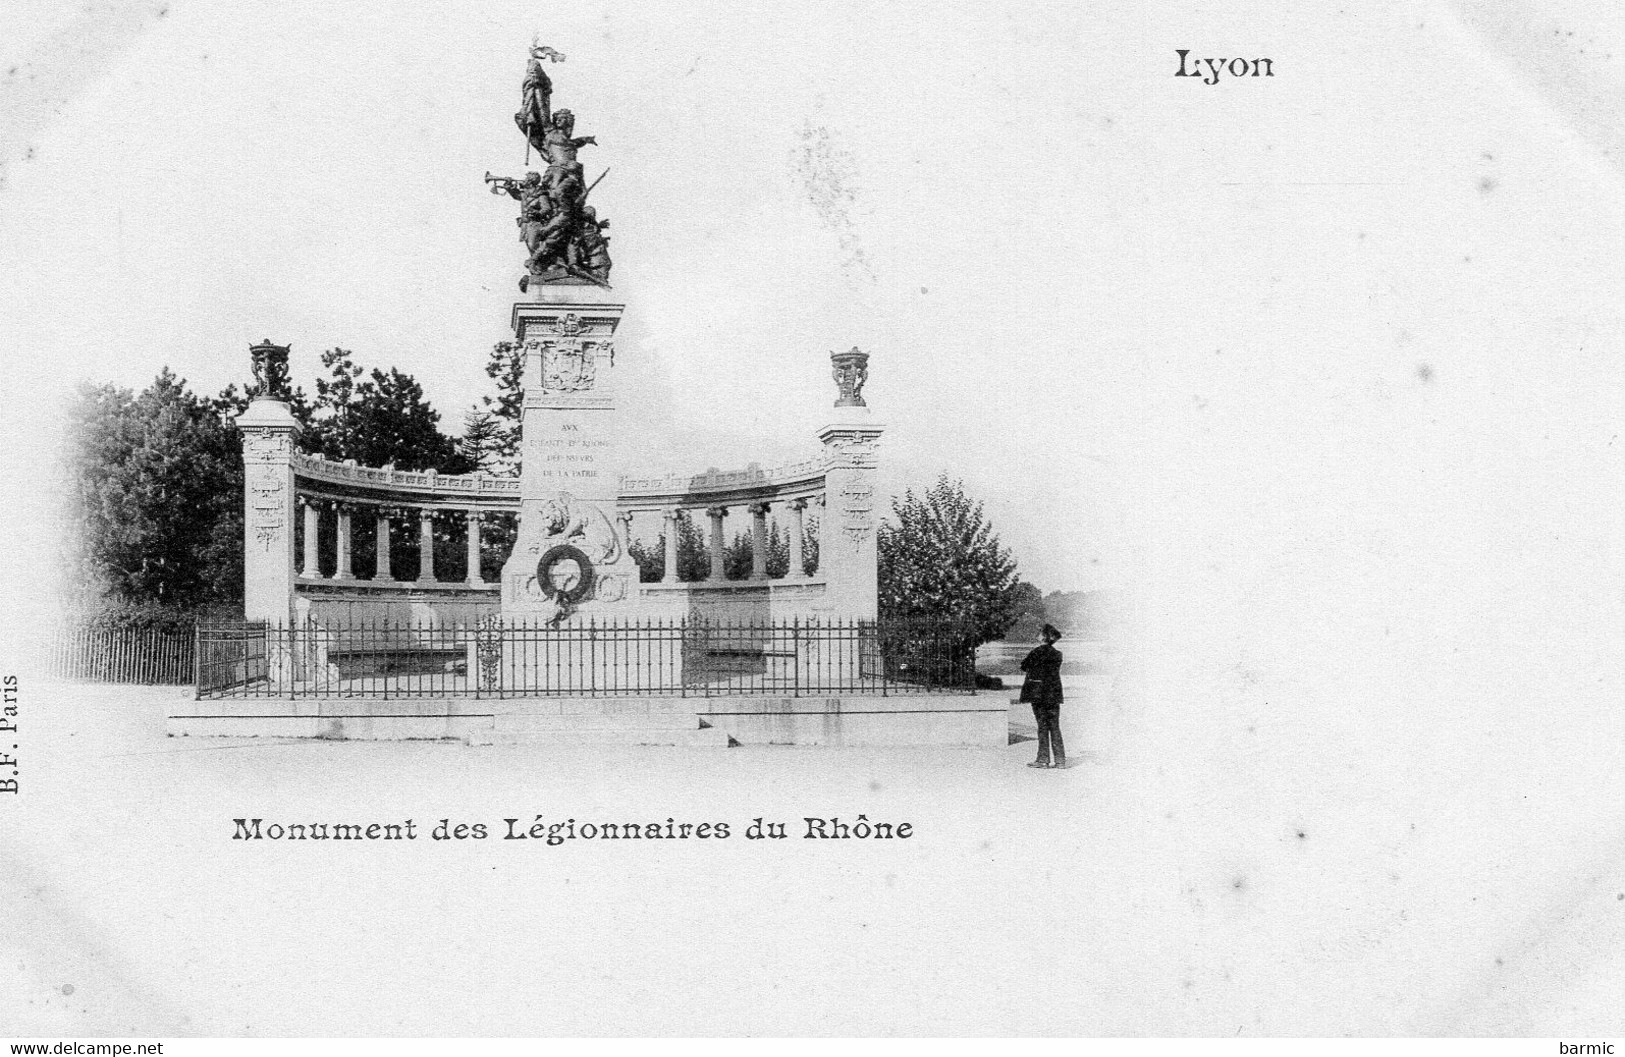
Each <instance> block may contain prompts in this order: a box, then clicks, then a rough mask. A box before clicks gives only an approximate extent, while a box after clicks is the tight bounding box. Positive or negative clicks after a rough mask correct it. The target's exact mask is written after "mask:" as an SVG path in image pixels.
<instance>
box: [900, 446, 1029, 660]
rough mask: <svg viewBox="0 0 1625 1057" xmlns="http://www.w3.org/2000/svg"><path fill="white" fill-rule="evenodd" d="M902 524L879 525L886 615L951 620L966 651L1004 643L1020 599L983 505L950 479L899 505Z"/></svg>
mask: <svg viewBox="0 0 1625 1057" xmlns="http://www.w3.org/2000/svg"><path fill="white" fill-rule="evenodd" d="M892 514H893V516H894V517H895V518H896V523H895V524H893V523H891V522H890V521H888V522H884V523H882V524H881V526H880V533H879V538H878V541H877V542H878V545H879V550H880V555H879V558H880V570H879V572H880V598H879V602H880V612H881V615H882V616H883V617H891V618H929V619H933V620H945V621H948V622H950V623H953V624H957V625H960V626H961V627H963V629H964V635H965V639H966V642H967V644H969V645H978V644H980V643H983V642H987V641H988V640H990V639H996V638H999V637H1000V636H1002V635H1003V634H1004V633H1005V631H1006V630H1007V629H1008V628H1009V627H1010V625H1011V624H1012V623H1013V622H1014V620H1015V618H1016V603H1017V600H1018V598H1019V597H1020V592H1019V590H1018V585H1019V583H1020V581H1019V580H1018V579H1017V578H1016V562H1015V559H1014V558H1012V557H1011V556H1010V552H1009V551H1008V550H1007V549H1005V548H1004V547H1003V546H1001V545H1000V543H999V538H998V536H997V535H996V534H995V533H994V531H993V526H992V525H991V524H989V523H988V522H987V520H986V519H985V518H984V517H983V516H982V504H981V503H978V502H974V501H973V500H971V498H970V497H969V496H967V495H966V494H965V490H964V486H963V484H962V482H959V481H950V480H949V479H948V476H947V475H946V474H944V475H942V476H941V477H939V478H938V479H937V482H936V484H934V485H932V486H931V488H930V489H929V490H928V491H927V492H926V493H925V495H923V496H916V495H915V494H914V493H913V491H912V490H910V491H908V492H906V493H905V494H904V495H903V497H902V498H901V499H897V500H893V502H892Z"/></svg>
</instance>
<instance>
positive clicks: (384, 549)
mask: <svg viewBox="0 0 1625 1057" xmlns="http://www.w3.org/2000/svg"><path fill="white" fill-rule="evenodd" d="M374 553H376V554H377V555H378V568H377V569H376V570H375V571H374V572H373V574H372V580H373V583H380V584H392V583H394V582H395V576H394V573H393V572H392V571H391V570H390V567H389V509H388V508H387V507H379V508H378V545H377V550H376V551H375V552H374Z"/></svg>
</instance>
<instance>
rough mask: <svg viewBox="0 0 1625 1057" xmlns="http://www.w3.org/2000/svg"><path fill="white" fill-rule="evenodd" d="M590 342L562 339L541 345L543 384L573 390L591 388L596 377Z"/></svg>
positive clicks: (545, 387) (548, 387)
mask: <svg viewBox="0 0 1625 1057" xmlns="http://www.w3.org/2000/svg"><path fill="white" fill-rule="evenodd" d="M595 351H596V350H595V349H594V348H593V343H592V342H580V341H565V342H559V343H557V344H551V343H550V344H548V345H545V346H543V348H542V388H543V389H552V390H563V391H564V392H575V391H578V390H581V389H591V388H592V386H593V382H595V381H597V377H598V358H597V356H595V355H594V353H595Z"/></svg>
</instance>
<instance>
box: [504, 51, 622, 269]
mask: <svg viewBox="0 0 1625 1057" xmlns="http://www.w3.org/2000/svg"><path fill="white" fill-rule="evenodd" d="M543 59H547V60H548V61H550V62H562V61H563V60H564V56H563V55H561V54H559V53H558V52H557V51H554V50H553V49H552V48H546V47H541V46H538V45H535V44H532V46H531V49H530V63H529V65H528V66H527V67H526V69H525V80H524V86H523V90H522V92H521V95H520V108H519V112H518V113H516V114H515V115H514V116H513V120H514V124H516V125H518V126H519V130H520V131H521V132H522V133H523V134H524V136H525V143H526V151H525V158H526V162H527V163H528V162H529V160H530V151H531V150H532V149H534V150H535V151H536V153H537V154H539V155H540V156H541V158H542V160H543V161H544V162H545V163H546V165H547V171H546V172H545V173H542V174H537V173H534V172H530V173H526V174H525V176H524V178H523V179H520V180H515V179H510V178H508V177H505V176H492V175H491V174H490V173H487V174H486V176H485V180H486V183H488V184H490V185H491V193H492V194H507V195H509V196H511V197H513V198H515V199H517V200H518V201H519V203H520V215H519V220H518V223H519V236H520V238H521V239H522V240H523V241H524V243H525V246H526V248H527V249H528V250H529V251H530V255H529V258H528V259H527V261H526V271H527V273H528V274H527V275H526V276H525V277H524V278H522V279H520V281H519V288H520V289H521V290H527V289H529V287H530V284H531V283H533V282H546V283H564V284H570V283H591V284H594V285H597V286H608V285H609V268H610V259H609V246H608V243H609V238H608V237H607V236H606V235H605V234H604V229H605V228H607V227H609V221H607V220H599V219H598V213H597V211H596V210H594V209H593V208H592V207H591V206H589V205H587V195H588V193H590V192H591V191H592V189H593V187H596V186H597V185H598V180H602V179H603V178H604V175H607V174H608V172H609V170H607V169H606V170H604V174H603V175H600V176H599V177H598V180H594V181H593V182H592V185H591V186H588V185H587V183H586V179H585V176H584V174H583V172H582V168H581V162H580V161H578V160H577V158H576V153H577V151H579V150H580V149H581V148H582V147H585V146H589V145H591V146H597V143H598V141H597V140H596V139H594V138H593V137H591V136H577V135H576V134H575V115H574V114H572V113H571V112H570V111H568V110H559V111H558V112H557V113H554V112H553V105H552V104H553V82H552V79H551V78H549V77H548V76H547V71H546V69H545V68H544V67H543V65H542V60H543Z"/></svg>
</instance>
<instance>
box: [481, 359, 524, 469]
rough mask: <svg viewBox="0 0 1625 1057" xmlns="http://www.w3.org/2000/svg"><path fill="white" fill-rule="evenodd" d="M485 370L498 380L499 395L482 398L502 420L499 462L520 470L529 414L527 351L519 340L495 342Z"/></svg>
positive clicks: (498, 418) (505, 467)
mask: <svg viewBox="0 0 1625 1057" xmlns="http://www.w3.org/2000/svg"><path fill="white" fill-rule="evenodd" d="M485 373H486V376H487V377H489V378H490V379H491V380H492V381H494V382H496V384H497V395H496V396H494V397H491V396H484V397H481V398H480V402H481V403H482V404H484V405H485V407H486V408H487V409H489V411H490V413H491V415H492V416H493V417H494V418H495V419H496V420H497V422H498V423H499V426H498V429H497V435H496V438H495V445H494V450H495V452H496V458H497V462H498V464H499V465H500V466H502V467H503V468H504V470H505V471H506V472H508V473H510V474H515V473H518V472H519V424H520V421H521V420H522V419H523V418H524V417H525V355H524V350H523V349H521V348H520V346H519V343H518V342H514V341H499V342H497V343H496V344H495V345H493V346H491V354H490V356H488V357H486V360H485Z"/></svg>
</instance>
